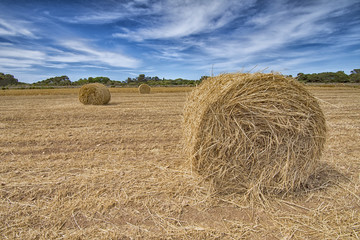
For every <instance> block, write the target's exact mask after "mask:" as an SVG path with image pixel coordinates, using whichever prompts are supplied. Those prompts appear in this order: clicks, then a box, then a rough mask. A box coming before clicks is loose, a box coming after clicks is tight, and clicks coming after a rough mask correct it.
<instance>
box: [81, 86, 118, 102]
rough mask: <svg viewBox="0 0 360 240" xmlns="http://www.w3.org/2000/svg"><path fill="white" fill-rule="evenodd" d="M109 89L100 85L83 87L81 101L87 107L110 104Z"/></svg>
mask: <svg viewBox="0 0 360 240" xmlns="http://www.w3.org/2000/svg"><path fill="white" fill-rule="evenodd" d="M110 99H111V95H110V91H109V89H108V88H107V87H106V86H105V85H103V84H100V83H89V84H86V85H83V86H82V87H81V88H80V90H79V101H80V102H81V103H83V104H85V105H88V104H91V105H104V104H108V103H109V102H110Z"/></svg>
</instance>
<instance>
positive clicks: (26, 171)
mask: <svg viewBox="0 0 360 240" xmlns="http://www.w3.org/2000/svg"><path fill="white" fill-rule="evenodd" d="M308 89H309V90H310V92H312V93H313V94H314V95H315V96H316V97H317V98H318V99H319V102H320V104H321V107H322V109H323V111H324V114H325V117H326V120H327V125H328V137H327V142H326V145H325V150H324V152H323V156H322V158H321V164H322V169H321V171H320V172H318V174H317V175H316V176H313V179H312V181H310V183H309V185H308V186H307V188H306V189H305V190H303V191H299V192H295V193H290V194H288V195H285V196H269V197H268V200H267V201H265V202H261V203H259V202H249V201H247V200H244V199H243V197H242V196H241V195H236V194H232V195H212V192H211V191H210V189H209V186H208V183H206V182H201V178H199V177H197V176H196V175H192V174H191V172H190V166H187V165H186V163H187V161H185V156H184V153H183V148H182V146H181V136H182V130H181V122H182V111H183V107H184V103H185V99H186V96H187V93H186V91H188V90H189V89H185V88H178V90H176V88H167V89H165V90H164V89H161V88H159V89H156V88H154V89H152V93H154V94H150V95H139V94H138V92H137V89H136V88H134V89H117V88H115V89H110V92H111V102H110V103H109V104H108V105H104V106H103V105H100V106H96V105H83V104H81V103H80V102H79V101H78V98H77V97H78V96H77V91H78V89H66V90H64V89H50V90H51V91H48V90H38V89H34V90H5V91H2V92H0V102H1V106H0V160H1V165H0V238H1V239H359V238H360V145H359V139H360V89H359V88H350V87H341V88H338V87H331V88H330V87H328V88H325V87H314V86H311V87H308ZM11 91H12V92H11Z"/></svg>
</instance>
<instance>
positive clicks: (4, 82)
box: [0, 69, 360, 88]
mask: <svg viewBox="0 0 360 240" xmlns="http://www.w3.org/2000/svg"><path fill="white" fill-rule="evenodd" d="M290 76H291V75H290ZM206 78H208V76H201V78H200V79H199V80H188V79H182V78H177V79H165V78H161V79H160V78H159V77H157V76H155V77H151V76H146V75H145V74H139V76H138V77H135V78H130V77H128V78H127V79H126V80H124V81H116V80H111V79H110V78H108V77H89V78H80V79H79V80H77V81H74V82H72V81H71V80H70V79H69V77H68V76H66V75H63V76H57V77H52V78H48V79H45V80H41V81H38V82H35V83H32V84H26V83H22V82H19V81H18V79H16V78H15V77H14V76H13V75H11V74H4V73H1V72H0V86H2V87H3V88H4V87H5V86H8V85H20V84H21V85H28V86H30V87H31V86H33V87H54V86H81V85H84V84H88V83H96V82H97V83H102V84H105V85H107V86H112V87H116V86H138V85H140V84H142V83H146V84H148V85H151V86H174V85H175V86H184V85H185V86H195V85H197V84H199V83H200V82H201V81H202V80H204V79H206ZM295 79H297V80H298V81H300V82H305V83H360V69H354V70H352V71H351V72H350V74H349V75H347V74H346V73H345V72H344V71H338V72H322V73H311V74H305V73H298V74H297V76H296V77H295Z"/></svg>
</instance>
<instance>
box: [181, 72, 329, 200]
mask: <svg viewBox="0 0 360 240" xmlns="http://www.w3.org/2000/svg"><path fill="white" fill-rule="evenodd" d="M183 124H184V140H185V151H186V152H187V154H188V157H189V160H190V164H191V167H192V170H193V171H195V172H197V173H198V174H200V175H201V176H203V177H205V179H207V180H210V181H211V182H212V183H213V186H214V187H215V189H217V190H218V191H220V192H227V193H232V192H245V193H247V194H257V195H258V196H259V195H262V194H263V193H275V194H276V193H284V192H288V191H293V190H296V189H298V188H299V187H301V186H303V185H304V184H306V182H307V180H308V179H309V176H311V175H312V174H314V171H315V169H316V166H317V164H318V160H319V158H320V157H321V153H322V150H323V147H324V143H325V135H326V124H325V118H324V115H323V113H322V110H321V108H320V107H319V104H318V102H317V100H316V99H315V98H314V97H313V96H312V95H311V94H310V93H309V92H308V91H307V90H306V89H305V88H304V87H303V86H302V85H301V84H300V83H298V82H296V81H295V80H293V79H291V78H286V77H284V76H282V75H279V74H265V73H254V74H246V73H236V74H222V75H219V76H216V77H212V78H208V79H207V80H205V81H203V82H202V83H201V84H200V85H199V86H198V87H197V88H196V89H194V90H193V92H192V93H191V94H190V96H189V97H188V100H187V102H186V105H185V109H184V123H183Z"/></svg>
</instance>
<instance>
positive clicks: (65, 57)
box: [49, 40, 140, 68]
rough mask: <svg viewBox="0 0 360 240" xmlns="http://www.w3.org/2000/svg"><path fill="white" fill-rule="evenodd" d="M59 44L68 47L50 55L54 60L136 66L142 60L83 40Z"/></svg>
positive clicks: (126, 66) (50, 58)
mask: <svg viewBox="0 0 360 240" xmlns="http://www.w3.org/2000/svg"><path fill="white" fill-rule="evenodd" d="M58 44H59V46H62V47H65V48H67V51H64V52H63V53H57V54H55V55H53V56H51V57H49V61H52V62H69V63H70V62H73V63H75V62H79V63H85V64H86V63H92V64H94V63H95V64H96V63H98V64H100V65H108V66H112V67H123V68H135V67H138V66H139V65H140V61H139V60H137V59H135V58H133V57H129V56H126V55H124V54H121V53H117V52H116V50H115V51H114V52H110V51H105V50H100V49H96V48H93V47H90V46H89V45H88V44H86V43H85V42H83V41H81V40H65V41H61V42H59V43H58Z"/></svg>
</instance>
